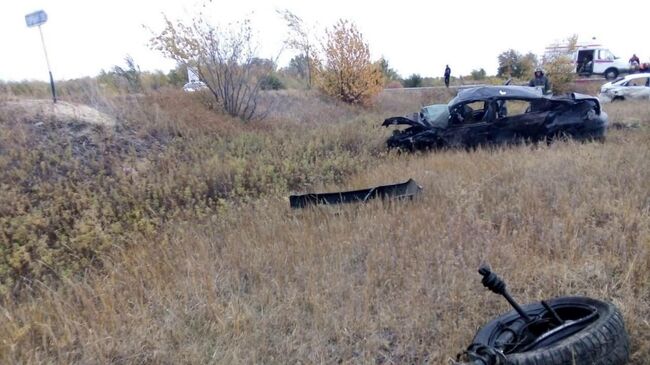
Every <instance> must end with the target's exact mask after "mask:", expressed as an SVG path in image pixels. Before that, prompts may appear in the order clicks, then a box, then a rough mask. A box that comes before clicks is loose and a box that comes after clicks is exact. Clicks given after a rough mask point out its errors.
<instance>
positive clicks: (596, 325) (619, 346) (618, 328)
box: [473, 297, 629, 365]
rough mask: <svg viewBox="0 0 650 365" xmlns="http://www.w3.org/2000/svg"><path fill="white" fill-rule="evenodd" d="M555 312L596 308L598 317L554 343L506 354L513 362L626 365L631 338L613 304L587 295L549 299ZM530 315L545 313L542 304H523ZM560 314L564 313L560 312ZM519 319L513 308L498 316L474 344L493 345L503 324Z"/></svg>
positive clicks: (525, 364)
mask: <svg viewBox="0 0 650 365" xmlns="http://www.w3.org/2000/svg"><path fill="white" fill-rule="evenodd" d="M547 303H548V304H549V305H550V306H551V307H552V308H553V309H555V310H556V311H558V312H560V311H564V312H566V313H568V314H569V317H570V312H569V311H571V310H572V308H574V309H575V311H577V312H579V311H580V310H581V309H580V308H585V307H592V308H595V310H596V312H597V314H598V317H597V318H596V319H594V320H593V322H591V323H590V324H588V325H587V326H586V327H585V328H583V329H581V330H580V331H578V332H576V333H574V334H573V335H570V336H568V337H566V338H564V339H562V340H559V341H557V342H555V343H550V344H547V345H546V346H543V347H541V348H537V349H534V350H531V351H526V352H513V353H509V354H508V353H506V354H505V360H506V364H512V365H588V364H589V365H592V364H593V365H624V364H626V363H627V361H628V358H629V339H628V336H627V332H626V331H625V325H624V324H623V317H622V316H621V313H620V312H619V310H618V309H617V308H616V306H614V305H613V304H611V303H606V302H602V301H600V300H596V299H592V298H587V297H560V298H555V299H552V300H549V301H547ZM522 308H523V310H524V311H525V312H526V313H527V314H532V315H537V314H539V313H542V312H543V311H545V310H544V307H543V306H542V304H541V303H533V304H528V305H524V306H522ZM560 317H562V318H563V319H565V316H563V315H562V313H560ZM517 318H519V314H517V312H515V311H514V310H513V311H511V312H508V313H506V314H504V315H502V316H499V317H497V318H495V319H494V320H492V321H490V322H489V323H488V324H486V325H485V326H484V327H483V328H481V329H480V330H479V331H478V332H477V333H476V336H475V337H474V340H473V343H474V344H478V345H485V346H488V347H493V346H494V342H495V340H496V337H497V334H498V333H500V331H501V330H502V329H503V324H504V323H509V322H511V321H514V320H516V319H517Z"/></svg>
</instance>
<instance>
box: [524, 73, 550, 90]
mask: <svg viewBox="0 0 650 365" xmlns="http://www.w3.org/2000/svg"><path fill="white" fill-rule="evenodd" d="M528 86H532V87H541V88H542V93H543V94H548V90H549V84H548V78H547V77H546V76H545V75H544V71H543V70H542V69H541V68H539V67H538V68H536V69H535V77H533V78H532V79H531V80H530V82H529V83H528Z"/></svg>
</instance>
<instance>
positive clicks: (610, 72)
mask: <svg viewBox="0 0 650 365" xmlns="http://www.w3.org/2000/svg"><path fill="white" fill-rule="evenodd" d="M616 77H618V70H617V69H615V68H614V67H612V68H608V69H607V70H606V71H605V78H606V79H607V80H614V79H615V78H616Z"/></svg>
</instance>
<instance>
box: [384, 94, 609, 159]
mask: <svg viewBox="0 0 650 365" xmlns="http://www.w3.org/2000/svg"><path fill="white" fill-rule="evenodd" d="M607 119H608V117H607V113H605V112H604V111H603V110H602V109H601V107H600V102H599V101H598V99H597V98H595V97H592V96H589V95H583V94H578V93H572V94H568V95H564V96H545V95H542V94H541V93H539V92H538V91H536V89H534V88H531V87H525V86H510V85H502V86H480V87H472V88H467V89H463V90H461V91H459V92H458V95H457V96H456V97H455V98H453V99H452V100H451V101H450V102H449V103H448V104H436V105H429V106H425V107H423V108H422V109H421V110H420V112H419V113H413V114H410V115H406V116H403V117H391V118H388V119H386V120H385V121H384V122H383V124H382V125H383V126H386V127H388V126H391V125H406V126H408V128H406V129H404V130H395V131H394V132H393V135H392V136H390V137H389V138H388V140H387V141H386V144H387V146H388V148H397V149H401V150H407V151H414V150H426V149H438V148H449V147H465V148H467V147H476V146H480V145H491V144H504V143H512V142H518V141H523V140H526V141H531V142H538V141H551V140H553V139H554V138H556V137H558V136H569V137H572V138H575V139H578V140H589V139H603V138H604V137H605V134H606V132H607V126H608V120H607Z"/></svg>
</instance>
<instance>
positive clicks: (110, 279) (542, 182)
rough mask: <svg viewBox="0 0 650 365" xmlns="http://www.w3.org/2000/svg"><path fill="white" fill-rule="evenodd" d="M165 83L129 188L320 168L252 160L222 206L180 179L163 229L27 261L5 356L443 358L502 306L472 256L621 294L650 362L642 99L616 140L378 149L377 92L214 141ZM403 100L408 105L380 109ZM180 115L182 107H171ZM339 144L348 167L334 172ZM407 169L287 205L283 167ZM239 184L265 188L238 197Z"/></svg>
mask: <svg viewBox="0 0 650 365" xmlns="http://www.w3.org/2000/svg"><path fill="white" fill-rule="evenodd" d="M157 97H161V96H157ZM174 100H175V99H174V98H168V99H165V98H163V99H161V100H158V101H156V100H149V101H148V102H147V104H146V105H144V106H140V107H138V108H135V107H134V108H133V110H132V111H131V112H129V113H131V114H133V115H141V116H142V120H143V122H142V123H145V124H146V128H142V129H134V133H135V134H136V135H137V136H140V137H144V136H146V135H151V134H152V133H153V134H155V133H156V131H158V133H161V132H160V131H161V130H162V131H166V132H164V133H163V135H166V136H167V135H168V136H170V137H168V138H167V137H166V138H163V139H156V140H160V141H165V142H164V143H163V142H159V143H160V148H161V149H160V150H157V151H156V154H161V155H160V156H161V157H160V158H159V159H155V158H153V157H152V159H151V160H150V161H149V163H151V164H152V165H151V168H150V169H148V170H147V171H148V173H144V172H143V173H141V175H140V177H137V178H135V180H124V181H121V183H122V184H130V185H132V186H133V189H134V190H128V189H127V190H126V191H127V192H131V191H139V190H137V189H138V187H144V191H159V193H157V194H159V195H157V196H159V197H161V198H162V197H165V196H166V194H168V193H169V194H174V191H173V190H174V189H170V188H172V187H177V186H181V187H183V186H185V187H187V186H189V187H192V189H193V188H194V187H196V188H197V189H198V187H199V186H203V185H202V184H203V182H204V181H207V180H205V179H209V178H215V174H216V172H218V171H221V169H224V168H225V167H224V166H231V165H228V164H225V163H224V161H231V162H232V161H242V162H243V163H247V164H254V165H253V166H258V167H255V168H253V170H252V171H258V169H261V170H260V171H262V170H263V171H266V170H264V166H281V165H276V163H278V162H279V161H294V162H295V163H296V164H298V161H303V159H305V160H304V162H300V164H302V163H304V164H305V166H307V167H306V169H305V170H298V171H303V172H302V173H304V174H305V175H306V176H313V174H316V176H318V177H317V178H316V179H315V180H311V181H309V182H308V183H307V184H305V185H301V184H302V183H297V185H290V184H289V183H278V182H277V181H271V182H269V184H270V185H268V186H266V185H264V184H262V185H259V184H261V183H260V181H265V180H260V179H259V178H254V177H253V178H250V179H249V180H247V181H250V182H251V183H252V184H254V185H251V186H248V185H246V184H243V183H241V182H238V183H235V184H234V185H232V186H233V187H234V188H235V190H234V191H236V189H237V187H240V188H241V189H243V190H241V191H240V192H239V193H240V194H242V195H237V194H234V195H232V196H228V197H227V198H225V199H224V200H223V202H222V203H221V204H219V205H218V206H217V207H215V209H214V210H205V209H196V207H197V205H196V204H197V200H192V199H189V200H187V201H186V203H187V204H186V205H182V207H184V208H183V209H182V210H180V211H178V212H181V213H178V214H175V215H170V216H166V218H165V220H164V224H160V225H158V226H156V229H155V230H153V231H151V232H146V234H132V235H129V236H126V238H129V239H131V240H132V241H131V242H128V244H124V245H118V246H116V247H113V248H112V249H111V250H107V251H106V252H103V253H102V262H103V266H102V267H101V268H99V269H98V268H93V266H90V267H89V268H87V269H86V272H85V273H84V274H83V275H81V276H76V277H75V276H72V277H64V278H62V279H61V281H60V282H59V283H58V285H55V286H53V285H50V284H48V283H47V282H40V281H35V282H33V283H32V284H31V285H30V286H29V287H28V288H27V289H26V292H25V293H26V294H25V295H23V296H22V297H21V298H20V299H19V300H16V299H13V298H12V297H8V296H5V297H4V298H3V300H2V302H1V304H0V306H1V307H0V316H2V317H3V320H2V321H0V362H2V363H23V364H38V363H61V364H71V363H79V364H85V363H113V364H143V363H146V364H161V363H162V364H167V363H169V364H204V363H214V364H256V363H265V364H288V363H292V364H293V363H328V364H329V363H371V364H378V363H379V364H389V363H433V364H442V363H446V361H447V359H448V358H449V357H453V356H454V355H455V354H456V353H457V352H459V351H461V350H462V349H464V348H465V347H466V346H467V345H468V344H469V343H470V341H471V338H472V336H473V334H474V332H475V331H476V329H477V328H478V327H479V326H481V325H482V324H483V323H485V322H486V321H487V320H489V319H490V318H491V317H493V316H495V315H497V314H498V313H501V312H503V311H505V310H507V309H508V306H507V304H506V303H505V302H504V301H503V300H502V299H500V298H498V297H497V296H495V295H494V294H491V293H489V292H487V291H485V290H484V289H483V288H482V286H481V285H480V283H479V276H478V274H477V273H476V268H477V267H478V265H479V264H481V263H489V264H490V265H492V267H493V268H494V270H495V271H496V272H498V273H499V274H501V275H502V276H503V277H504V278H505V279H506V280H507V282H508V285H509V288H510V290H511V292H512V293H513V295H514V296H515V298H516V299H517V300H519V301H520V302H522V303H525V302H530V301H535V300H539V299H543V298H549V297H553V296H558V295H576V294H577V295H588V296H592V297H595V298H600V299H604V300H610V301H613V302H614V303H615V304H616V305H618V306H619V308H621V310H622V312H623V314H624V317H625V320H626V324H627V328H628V331H629V333H630V335H631V339H632V349H631V351H632V360H631V364H646V363H647V359H648V358H649V357H650V324H649V323H648V318H649V317H650V270H649V268H650V252H649V251H650V188H649V186H650V185H649V184H648V181H650V170H649V169H648V161H649V159H650V149H649V148H648V146H649V143H650V128H649V125H650V120H648V118H647V115H648V112H649V111H650V106H648V105H647V104H633V107H632V108H631V110H629V109H628V110H626V109H625V108H623V107H619V106H611V107H612V109H611V111H610V109H609V108H610V106H607V108H608V111H610V115H612V116H613V117H615V118H620V119H621V121H624V119H625V120H626V119H630V118H637V119H638V120H639V123H640V127H639V128H636V129H623V130H613V131H612V132H611V133H610V135H609V138H608V140H607V141H606V142H605V143H584V144H583V143H575V142H571V141H567V142H558V143H555V144H553V145H551V146H517V147H509V148H497V149H479V150H476V151H472V152H465V151H446V152H439V153H431V154H416V155H404V154H402V155H393V154H389V155H385V154H375V153H374V152H368V151H374V148H375V147H372V146H374V143H375V142H373V141H381V139H383V138H384V137H385V135H387V134H388V132H384V131H381V130H379V129H373V128H372V127H371V125H374V124H373V123H375V121H374V120H370V119H374V118H375V117H376V116H375V114H373V113H377V116H380V115H382V113H387V112H386V111H383V112H382V111H381V109H379V111H375V112H370V113H368V112H366V113H368V114H362V115H361V116H360V117H358V118H359V119H357V120H356V122H339V123H333V124H329V125H318V126H314V125H313V124H309V125H308V126H305V127H304V129H300V124H301V123H299V122H291V123H289V125H290V126H291V128H282V123H281V122H277V125H274V126H268V125H249V126H246V127H242V128H244V129H238V128H239V127H237V129H234V130H233V134H232V135H229V138H228V141H229V143H226V144H221V142H217V141H216V140H217V139H218V138H217V136H218V134H212V132H210V133H196V132H191V131H192V130H194V129H196V128H200V130H204V131H205V130H207V131H210V130H211V129H210V127H207V126H206V127H200V125H201V124H200V123H202V122H201V121H198V120H194V118H189V119H186V118H182V115H183V113H182V112H180V111H178V110H179V108H180V105H178V104H175V103H176V101H174ZM407 102H408V103H412V102H413V101H412V100H409V101H407ZM155 105H158V106H157V107H156V106H155ZM379 108H381V107H379ZM399 108H403V109H408V108H410V105H404V106H401V107H400V106H399V105H394V106H387V107H386V110H394V109H399ZM616 108H621V109H616ZM156 113H158V114H156ZM174 113H178V114H177V115H176V114H174ZM188 113H189V111H188ZM196 113H202V112H199V111H197V112H196ZM156 115H157V116H156ZM161 115H166V116H167V117H164V118H163V117H162V116H161ZM120 118H122V117H120ZM156 118H161V119H160V120H158V121H156V120H157V119H156ZM175 118H180V119H183V120H184V121H183V122H179V123H180V124H176V123H170V121H173V120H175ZM197 118H198V119H202V118H203V117H201V116H197ZM205 118H207V114H206V116H205ZM126 120H127V119H126V118H125V117H124V121H125V123H126ZM146 121H149V122H146ZM133 122H135V121H131V122H129V123H133ZM156 123H162V124H160V125H158V124H156ZM193 123H198V124H193ZM224 123H225V124H226V125H227V124H228V123H227V122H224ZM271 124H273V123H271ZM161 125H162V126H167V125H168V126H169V128H162V127H161ZM178 125H180V126H181V127H178ZM192 126H196V128H194V127H192ZM217 129H220V128H217ZM297 131H298V132H297ZM367 131H368V132H367ZM214 133H216V132H214ZM366 133H368V134H366ZM364 135H365V137H364V138H365V139H364V138H362V137H361V136H364ZM158 137H159V136H158ZM231 138H234V140H232V139H231ZM211 140H212V142H210V141H211ZM284 141H291V142H292V143H285V142H284ZM225 146H227V147H225ZM319 146H320V147H319ZM322 146H325V147H322ZM337 146H338V147H337ZM355 146H356V147H355ZM359 146H360V147H361V148H360V149H358V147H359ZM355 148H357V149H355ZM319 151H320V152H319ZM216 156H219V158H217V157H216ZM294 162H292V163H294ZM232 163H234V162H232ZM328 164H329V165H330V166H332V168H335V169H338V170H337V171H341V173H340V174H339V175H331V176H330V175H327V173H325V172H324V171H328V170H327V168H326V167H327V166H328ZM345 166H350V169H344V168H342V167H345ZM243 171H246V170H243ZM217 176H218V175H217ZM235 176H236V175H235ZM253 176H256V175H253ZM259 176H268V174H267V173H261V175H259ZM281 176H302V175H300V174H296V170H283V173H282V174H281ZM336 176H338V178H337V177H336ZM408 177H413V178H415V179H416V181H418V183H420V184H421V185H423V187H424V190H423V194H422V196H421V197H420V198H419V199H416V200H414V201H412V202H372V203H370V204H367V205H354V206H344V207H331V208H318V209H308V210H300V211H295V210H290V209H289V208H288V202H287V201H286V200H285V197H286V194H287V191H288V190H290V187H291V186H294V187H296V188H298V189H299V190H302V191H304V190H311V189H342V188H356V187H362V186H369V185H375V184H379V183H387V182H397V181H402V180H405V179H406V178H408ZM129 179H131V177H129ZM218 181H219V182H220V183H221V181H222V180H218ZM223 181H228V180H227V179H226V180H223ZM298 181H303V180H298ZM179 184H180V185H179ZM213 186H214V185H213ZM218 186H221V185H218ZM260 186H266V187H263V188H260ZM156 189H158V190H156ZM255 189H259V190H255ZM181 191H182V189H181ZM191 191H193V190H191ZM197 191H198V193H197V195H195V196H202V195H201V194H205V191H207V190H200V189H198V190H197ZM246 195H248V196H256V198H251V199H244V200H242V199H234V198H235V197H237V196H246ZM190 196H193V195H191V194H190ZM182 198H183V195H182V194H181V195H178V198H174V199H172V200H170V204H172V203H173V204H179V202H181V201H183V200H182ZM138 199H140V195H135V196H133V197H130V198H129V199H128V201H137V200H138ZM145 201H146V199H145ZM118 202H119V200H118ZM157 209H160V208H157Z"/></svg>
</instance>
